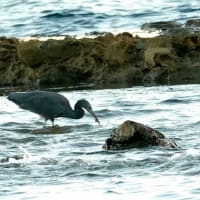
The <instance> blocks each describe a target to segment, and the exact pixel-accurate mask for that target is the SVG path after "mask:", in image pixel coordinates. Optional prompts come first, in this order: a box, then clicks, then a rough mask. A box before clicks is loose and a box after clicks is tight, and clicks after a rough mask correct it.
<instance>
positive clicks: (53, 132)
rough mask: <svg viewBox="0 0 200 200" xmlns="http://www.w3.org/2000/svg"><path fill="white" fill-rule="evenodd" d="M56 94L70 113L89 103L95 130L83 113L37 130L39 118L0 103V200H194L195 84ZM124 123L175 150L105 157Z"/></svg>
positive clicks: (197, 174)
mask: <svg viewBox="0 0 200 200" xmlns="http://www.w3.org/2000/svg"><path fill="white" fill-rule="evenodd" d="M59 93H60V94H62V95H64V96H65V97H67V98H68V99H69V101H70V103H71V105H72V107H73V106H74V104H75V102H76V101H77V100H78V99H81V98H86V99H87V100H88V101H90V103H91V104H92V107H93V109H94V111H95V113H96V115H97V116H98V117H99V120H100V121H101V125H98V124H97V123H95V121H94V119H93V118H92V116H90V115H89V114H88V113H86V115H85V116H84V117H83V118H82V119H80V120H75V119H66V118H58V119H56V121H55V124H56V127H54V128H52V127H51V123H50V122H48V123H47V126H46V127H43V125H44V120H43V119H42V118H40V117H39V116H38V115H36V114H34V113H31V112H29V111H26V110H22V109H20V108H19V107H18V106H17V105H15V104H14V103H12V102H10V101H9V100H8V99H7V96H2V97H0V105H1V106H0V149H1V151H0V161H1V162H0V199H1V200H3V199H9V200H12V199H13V200H22V199H23V200H24V199H26V200H27V199H32V200H40V199H41V200H44V199H55V200H58V199H69V198H70V199H80V198H83V199H94V198H95V199H102V198H103V199H125V198H126V199H132V198H134V199H160V200H161V199H162V200H163V199H176V200H182V199H199V196H200V186H199V178H200V162H199V161H200V148H199V146H200V137H199V134H200V131H199V130H200V118H199V116H200V109H199V107H200V85H177V86H157V87H142V86H141V87H131V88H122V89H102V90H95V89H90V90H86V89H85V90H74V91H60V92H59ZM125 120H133V121H136V122H140V123H144V124H145V125H148V126H150V127H152V128H155V129H157V130H159V131H160V132H162V133H163V134H164V135H165V136H166V137H169V138H171V139H173V140H174V141H175V142H176V143H177V145H178V147H177V148H176V149H171V148H165V147H147V148H142V149H137V148H133V149H129V150H123V151H104V150H103V149H102V145H103V144H104V142H105V140H106V138H108V137H109V135H110V134H111V132H112V129H113V128H115V127H117V126H119V125H120V124H121V123H122V122H124V121H125ZM16 155H18V156H21V158H20V159H15V156H16ZM8 157H9V158H10V159H7V160H6V159H5V158H8Z"/></svg>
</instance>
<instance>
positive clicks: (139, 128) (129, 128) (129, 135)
mask: <svg viewBox="0 0 200 200" xmlns="http://www.w3.org/2000/svg"><path fill="white" fill-rule="evenodd" d="M147 146H165V147H172V148H175V147H176V146H177V145H176V143H175V142H173V141H172V140H170V139H168V138H166V137H165V136H164V135H163V134H162V133H160V132H159V131H157V130H155V129H153V128H150V127H148V126H145V125H144V124H141V123H137V122H134V121H130V120H128V121H125V122H124V123H122V124H121V125H120V126H119V127H118V128H116V129H114V130H113V133H112V134H111V136H110V138H108V139H107V140H106V142H105V144H104V146H103V148H104V149H105V150H122V149H128V148H141V147H147Z"/></svg>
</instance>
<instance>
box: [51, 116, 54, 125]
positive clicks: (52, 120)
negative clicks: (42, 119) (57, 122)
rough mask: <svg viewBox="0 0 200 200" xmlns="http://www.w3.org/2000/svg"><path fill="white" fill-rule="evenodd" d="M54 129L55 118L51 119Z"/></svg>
mask: <svg viewBox="0 0 200 200" xmlns="http://www.w3.org/2000/svg"><path fill="white" fill-rule="evenodd" d="M51 122H52V127H54V118H52V119H51Z"/></svg>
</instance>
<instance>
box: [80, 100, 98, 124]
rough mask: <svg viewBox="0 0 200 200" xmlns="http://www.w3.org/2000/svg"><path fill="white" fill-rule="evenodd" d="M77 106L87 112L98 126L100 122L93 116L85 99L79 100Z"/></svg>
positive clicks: (90, 107)
mask: <svg viewBox="0 0 200 200" xmlns="http://www.w3.org/2000/svg"><path fill="white" fill-rule="evenodd" d="M77 106H80V107H81V108H84V109H85V110H87V111H88V112H89V113H90V114H91V115H92V116H93V117H94V119H95V122H97V123H98V124H100V121H99V119H98V117H97V116H96V115H95V113H94V111H93V109H92V106H91V104H90V103H89V102H88V101H87V100H85V99H81V100H79V101H78V102H77Z"/></svg>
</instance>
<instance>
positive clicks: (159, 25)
mask: <svg viewBox="0 0 200 200" xmlns="http://www.w3.org/2000/svg"><path fill="white" fill-rule="evenodd" d="M179 27H181V24H179V23H177V22H175V21H159V22H151V23H145V24H143V25H142V27H141V29H142V30H152V29H158V30H162V31H165V30H168V29H174V28H179Z"/></svg>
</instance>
